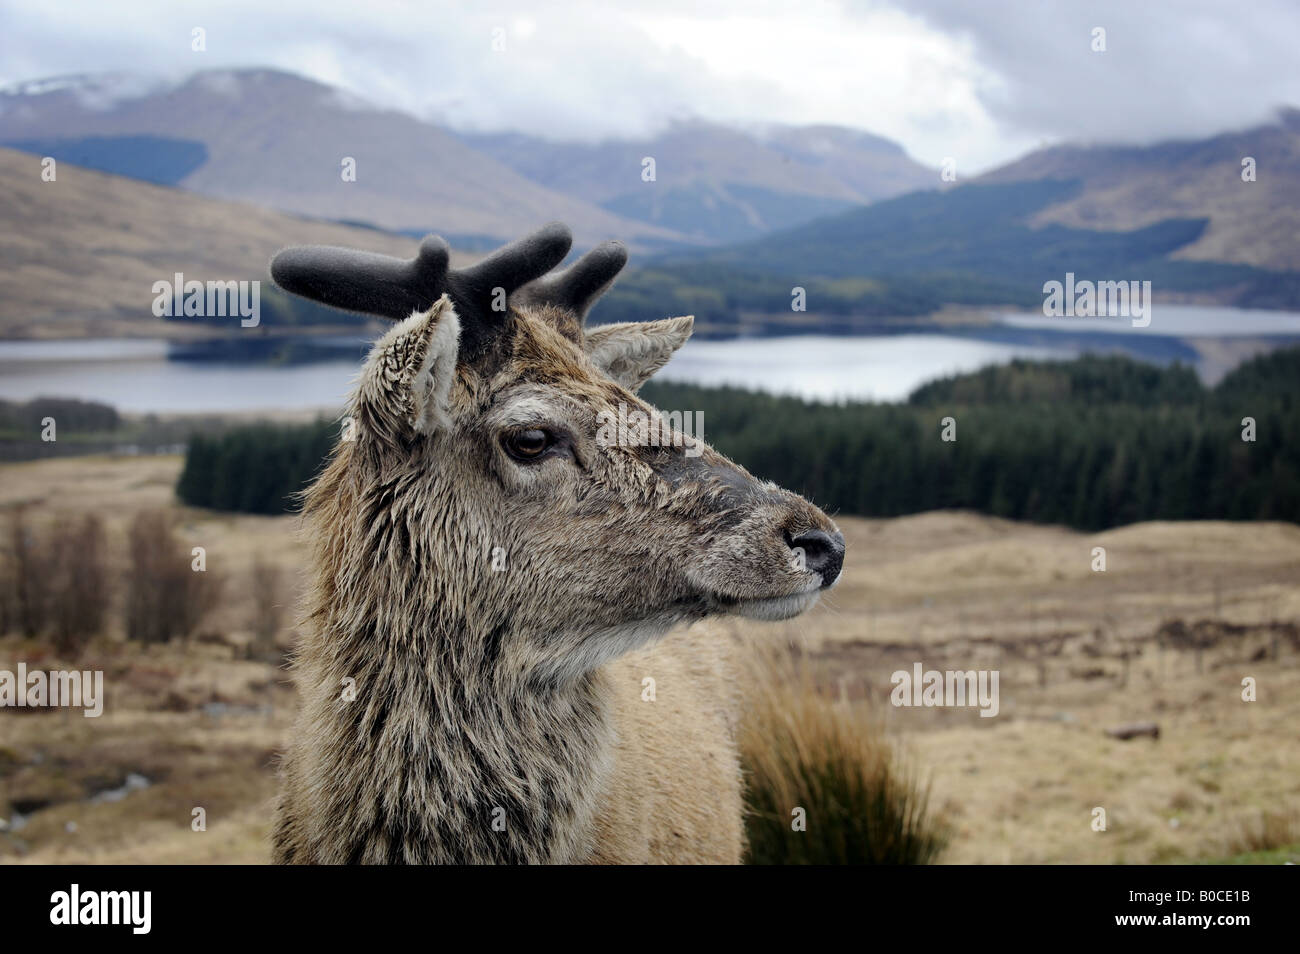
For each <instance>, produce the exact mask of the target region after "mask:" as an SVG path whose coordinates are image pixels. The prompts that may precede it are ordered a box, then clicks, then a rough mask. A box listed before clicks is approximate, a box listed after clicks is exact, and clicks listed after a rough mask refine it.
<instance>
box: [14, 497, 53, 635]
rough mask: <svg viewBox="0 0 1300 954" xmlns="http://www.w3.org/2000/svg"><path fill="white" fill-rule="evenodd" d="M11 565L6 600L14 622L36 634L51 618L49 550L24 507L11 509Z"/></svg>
mask: <svg viewBox="0 0 1300 954" xmlns="http://www.w3.org/2000/svg"><path fill="white" fill-rule="evenodd" d="M8 564H9V566H8V573H7V574H6V577H7V579H6V587H5V588H6V590H7V591H8V596H7V599H6V600H5V602H6V603H7V604H8V607H9V612H10V613H11V614H12V624H13V626H14V627H15V628H17V629H18V630H19V631H21V632H22V633H24V634H25V635H27V636H36V635H37V634H39V633H41V632H42V631H44V629H45V626H46V624H47V622H48V621H49V614H50V607H51V603H52V595H51V593H50V587H49V579H50V566H49V551H48V549H47V548H45V547H42V546H41V544H40V541H39V540H38V539H37V537H36V534H35V533H34V532H33V530H32V529H31V527H30V526H29V525H28V523H27V515H26V513H25V511H24V510H23V508H21V507H20V508H16V509H14V510H11V511H10V512H9V561H8Z"/></svg>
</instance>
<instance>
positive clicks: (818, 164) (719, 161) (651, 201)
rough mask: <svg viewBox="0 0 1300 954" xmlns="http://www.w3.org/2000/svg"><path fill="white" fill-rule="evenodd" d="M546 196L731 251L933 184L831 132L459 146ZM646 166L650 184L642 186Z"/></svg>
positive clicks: (865, 141)
mask: <svg viewBox="0 0 1300 954" xmlns="http://www.w3.org/2000/svg"><path fill="white" fill-rule="evenodd" d="M461 138H462V139H464V141H465V142H467V143H468V144H469V145H471V146H473V147H474V148H475V149H477V150H479V151H481V152H485V153H487V154H488V155H491V156H493V157H494V158H495V159H497V160H498V161H500V162H502V163H504V164H506V165H509V166H510V167H511V168H513V169H514V170H515V171H517V172H519V173H520V174H521V175H524V176H526V177H527V178H529V179H531V180H532V181H534V182H538V183H540V184H542V185H544V186H546V187H547V188H550V189H554V190H556V191H559V192H563V193H565V194H567V195H571V196H574V197H576V198H579V199H582V200H584V201H588V202H593V203H596V204H598V205H600V206H602V207H603V208H605V209H608V210H610V211H612V212H616V213H617V214H619V215H621V216H625V217H628V218H635V219H639V220H641V221H644V222H649V223H653V224H655V225H659V226H662V227H664V228H668V229H672V230H673V231H675V232H679V233H682V234H684V235H686V236H687V237H689V238H691V239H693V240H695V241H697V242H704V243H716V242H729V241H739V240H742V239H745V238H750V237H754V236H758V235H762V234H764V233H766V232H770V231H773V230H776V229H781V228H787V227H789V226H793V225H797V224H800V223H802V222H807V221H809V220H811V219H815V218H818V217H820V216H825V215H830V214H833V213H836V212H841V211H844V210H845V209H849V208H854V207H857V206H861V205H865V204H868V203H870V202H873V201H875V200H877V199H881V198H886V197H889V196H893V195H898V194H900V193H903V192H909V191H912V190H915V189H924V188H930V187H933V186H935V185H937V183H938V176H937V174H936V173H935V172H934V171H933V170H930V169H927V168H925V167H924V166H922V165H920V164H918V163H917V162H915V161H913V160H912V159H911V158H909V157H908V156H907V154H906V153H905V152H904V151H903V150H902V148H901V147H899V146H898V145H897V144H895V143H892V142H890V141H889V140H887V139H882V138H881V137H879V136H874V135H872V134H870V133H865V132H861V131H858V130H852V129H846V128H843V127H839V126H779V125H777V126H767V127H763V128H757V129H753V130H744V129H737V128H732V127H729V126H723V125H719V124H717V123H710V122H704V121H700V120H691V121H682V122H677V123H674V124H672V125H671V126H669V127H668V129H666V130H665V131H664V132H662V133H660V134H659V135H657V136H653V137H648V138H643V139H622V140H606V141H604V142H599V143H594V144H589V143H581V142H558V141H550V140H547V139H542V138H539V137H536V136H529V135H524V134H521V133H493V134H469V133H463V134H462V136H461ZM647 157H650V158H653V159H654V161H655V178H654V180H653V181H645V180H644V179H643V178H642V169H643V162H644V160H645V159H646V158H647Z"/></svg>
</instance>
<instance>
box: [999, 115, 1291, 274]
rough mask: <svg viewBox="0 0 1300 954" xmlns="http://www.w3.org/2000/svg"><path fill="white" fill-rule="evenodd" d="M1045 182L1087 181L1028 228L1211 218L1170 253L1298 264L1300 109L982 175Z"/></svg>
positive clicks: (1062, 152)
mask: <svg viewBox="0 0 1300 954" xmlns="http://www.w3.org/2000/svg"><path fill="white" fill-rule="evenodd" d="M1247 156H1249V157H1251V158H1253V159H1254V160H1255V163H1256V170H1255V171H1256V181H1254V182H1244V181H1242V178H1241V172H1242V166H1241V163H1242V159H1243V158H1245V157H1247ZM1043 179H1070V180H1076V181H1078V182H1079V183H1080V184H1081V188H1080V190H1079V191H1078V193H1077V194H1075V195H1072V196H1069V197H1066V198H1062V199H1061V200H1059V201H1056V202H1052V203H1050V204H1049V205H1047V206H1045V207H1044V208H1042V209H1040V210H1039V211H1038V212H1037V213H1036V214H1035V215H1034V216H1032V217H1031V218H1030V219H1029V220H1028V224H1029V225H1031V226H1034V227H1042V226H1046V225H1053V224H1054V225H1062V226H1069V227H1073V228H1084V229H1102V230H1108V231H1110V230H1122V229H1138V228H1144V227H1146V226H1150V225H1154V224H1156V223H1158V222H1161V221H1163V220H1166V219H1171V218H1205V219H1208V225H1207V227H1206V229H1205V230H1204V232H1203V233H1202V234H1201V235H1200V236H1199V237H1197V238H1196V239H1195V240H1194V241H1192V242H1189V243H1188V244H1187V245H1185V246H1183V247H1182V248H1180V249H1178V250H1177V251H1176V252H1174V253H1173V255H1172V257H1173V258H1175V259H1187V260H1193V261H1204V262H1231V263H1236V264H1243V265H1254V266H1257V267H1260V268H1270V269H1291V270H1295V269H1300V110H1294V109H1292V110H1287V111H1284V112H1283V113H1281V114H1280V115H1279V117H1278V120H1277V122H1276V123H1273V124H1271V125H1267V126H1259V127H1256V128H1254V129H1248V130H1244V131H1241V132H1232V133H1225V134H1223V135H1220V136H1215V137H1213V138H1210V139H1205V140H1200V141H1178V142H1164V143H1159V144H1156V145H1152V146H1123V147H1120V146H1094V147H1084V146H1059V147H1055V148H1051V149H1044V150H1040V151H1038V152H1034V153H1031V154H1030V155H1028V156H1025V157H1024V158H1022V159H1019V160H1016V161H1015V162H1012V163H1009V164H1008V165H1005V166H1002V167H1001V168H999V169H995V170H994V171H992V172H990V173H988V174H987V175H984V176H982V177H981V178H980V179H979V180H978V181H980V182H986V183H1012V182H1029V181H1036V180H1043Z"/></svg>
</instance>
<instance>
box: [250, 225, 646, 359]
mask: <svg viewBox="0 0 1300 954" xmlns="http://www.w3.org/2000/svg"><path fill="white" fill-rule="evenodd" d="M572 244H573V236H572V234H571V233H570V232H569V230H568V228H567V227H566V226H564V225H561V224H560V223H559V222H553V223H551V224H550V225H547V226H545V227H543V228H541V229H539V230H538V231H536V232H534V233H533V234H532V235H529V236H527V237H525V238H522V239H519V240H517V241H515V242H511V243H510V244H509V245H506V246H503V247H502V248H500V249H497V251H495V252H493V253H492V254H491V255H489V256H488V257H487V258H484V259H483V260H482V261H480V262H476V263H475V264H474V265H471V266H469V267H468V268H461V269H454V268H451V267H450V262H451V250H450V249H449V248H448V246H447V243H446V241H444V240H443V239H442V238H440V237H439V236H436V235H430V236H428V237H427V238H425V239H424V241H423V242H421V243H420V249H419V251H418V252H417V254H416V256H415V258H412V259H400V258H393V257H391V256H388V255H377V254H375V253H373V252H361V251H357V250H355V249H349V248H337V247H333V246H326V245H300V246H297V247H294V248H287V249H284V250H283V251H281V252H279V253H278V254H277V255H276V256H275V257H274V258H273V259H271V277H272V278H273V279H274V280H275V283H276V284H277V285H279V286H280V287H281V288H283V289H284V290H285V291H288V292H292V293H293V294H295V295H300V296H302V297H303V298H309V299H311V300H312V301H318V302H321V303H322V304H326V305H331V306H333V307H335V308H342V309H344V310H345V311H355V312H360V313H362V314H367V315H378V316H379V317H381V318H388V319H390V320H392V321H400V320H402V319H403V318H406V317H407V316H408V315H410V314H411V313H412V312H413V311H424V310H425V309H427V308H429V307H430V306H431V305H432V304H433V303H434V302H435V301H437V300H438V298H439V297H441V296H442V295H443V294H446V295H448V296H449V297H450V298H451V300H452V303H453V304H454V305H455V306H456V312H457V314H458V315H459V316H460V319H461V351H462V354H464V355H466V356H472V355H475V354H478V353H479V352H480V351H482V350H483V349H484V348H485V347H486V345H487V343H488V342H489V341H490V340H491V339H492V338H493V337H495V336H496V335H497V334H498V333H500V331H501V329H502V327H503V326H504V324H505V320H506V312H505V311H504V310H500V309H497V308H494V307H493V305H494V304H495V303H497V302H499V301H503V300H507V299H509V297H510V296H511V295H514V294H515V293H516V292H518V295H517V297H516V298H515V301H516V303H521V304H529V305H538V304H546V303H550V304H556V305H560V306H562V307H565V308H568V309H570V310H571V311H573V312H574V313H575V314H576V315H577V316H578V318H579V320H582V319H583V318H585V317H586V314H587V312H588V311H589V310H590V308H591V305H592V304H593V303H594V302H595V300H596V299H597V298H599V297H600V295H601V294H602V293H603V292H604V291H605V289H607V288H608V287H609V285H610V283H611V282H613V280H614V277H615V276H616V275H617V274H618V272H619V271H620V270H621V269H622V267H623V265H624V264H625V263H626V262H627V250H626V249H625V248H624V247H623V245H622V243H620V242H605V243H603V244H601V245H598V246H596V248H594V249H592V250H591V251H590V252H588V253H587V254H586V255H584V256H583V257H582V258H580V259H578V261H577V262H576V263H574V264H573V265H572V266H571V267H570V268H567V269H565V270H564V271H562V272H557V273H556V274H555V275H552V276H549V277H546V278H543V277H542V276H544V275H546V273H547V272H549V271H550V270H551V269H553V268H554V267H555V266H556V265H558V264H559V263H560V262H562V261H563V260H564V257H565V256H566V255H567V254H568V253H569V248H570V247H571V246H572Z"/></svg>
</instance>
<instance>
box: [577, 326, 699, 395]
mask: <svg viewBox="0 0 1300 954" xmlns="http://www.w3.org/2000/svg"><path fill="white" fill-rule="evenodd" d="M694 326H695V316H694V315H687V316H686V317H684V318H664V319H663V320H662V321H628V322H623V323H620V324H617V325H597V326H596V327H595V328H588V329H587V356H588V357H590V358H591V360H592V362H594V363H595V365H596V367H598V368H600V369H601V370H602V371H604V372H605V373H606V374H608V375H609V376H610V377H611V378H613V379H614V380H615V381H617V382H618V383H619V384H621V385H623V387H625V388H627V389H628V390H629V391H636V390H637V389H638V388H640V387H641V385H643V384H645V383H646V381H648V380H649V379H650V376H651V375H652V374H654V373H655V372H656V371H658V370H659V369H660V368H662V367H663V366H664V365H665V364H667V363H668V359H669V358H671V357H672V356H673V352H675V351H676V350H677V349H678V348H680V347H681V346H682V345H684V344H685V343H686V339H687V338H689V337H690V336H691V329H692V328H693V327H694Z"/></svg>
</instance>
